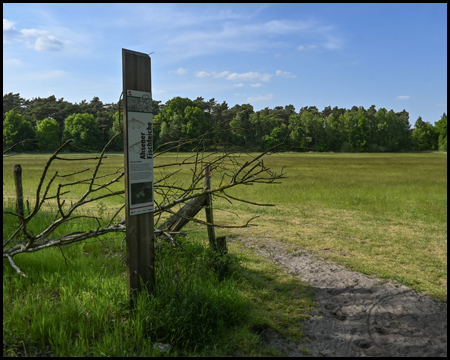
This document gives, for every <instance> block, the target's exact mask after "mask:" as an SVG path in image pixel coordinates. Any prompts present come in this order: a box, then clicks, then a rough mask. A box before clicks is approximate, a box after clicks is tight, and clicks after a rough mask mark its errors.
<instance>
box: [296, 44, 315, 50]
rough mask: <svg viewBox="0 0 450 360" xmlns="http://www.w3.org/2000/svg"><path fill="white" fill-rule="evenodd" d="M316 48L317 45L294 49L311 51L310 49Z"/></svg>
mask: <svg viewBox="0 0 450 360" xmlns="http://www.w3.org/2000/svg"><path fill="white" fill-rule="evenodd" d="M316 48H317V45H308V46H305V45H300V46H297V47H296V49H297V50H300V51H305V50H312V49H316Z"/></svg>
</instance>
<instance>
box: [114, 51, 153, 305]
mask: <svg viewBox="0 0 450 360" xmlns="http://www.w3.org/2000/svg"><path fill="white" fill-rule="evenodd" d="M122 66H123V73H122V74H123V129H124V165H125V205H126V206H125V213H126V239H127V240H126V243H127V248H126V249H127V250H126V257H127V287H128V292H129V294H130V306H131V308H133V307H134V306H135V301H136V296H137V294H138V292H140V291H141V283H140V281H141V279H142V281H143V283H144V284H145V286H146V288H147V290H148V292H149V294H151V293H152V292H153V289H154V286H155V251H154V219H153V211H154V198H153V120H152V114H151V111H152V103H151V101H152V100H151V59H150V56H149V55H148V54H144V53H139V52H135V51H131V50H127V49H122ZM129 116H130V117H131V118H130V119H129V118H128V117H129ZM136 136H138V139H136Z"/></svg>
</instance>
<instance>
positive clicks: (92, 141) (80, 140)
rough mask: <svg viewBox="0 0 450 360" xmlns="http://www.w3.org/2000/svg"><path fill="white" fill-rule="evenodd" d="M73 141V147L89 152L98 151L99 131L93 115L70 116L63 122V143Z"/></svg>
mask: <svg viewBox="0 0 450 360" xmlns="http://www.w3.org/2000/svg"><path fill="white" fill-rule="evenodd" d="M68 139H74V140H75V142H74V144H73V145H75V146H77V147H79V148H83V149H89V150H100V149H101V147H102V144H101V142H100V131H99V129H98V127H97V122H96V121H95V118H94V116H93V115H89V114H87V113H84V114H72V115H70V116H69V117H67V119H66V120H65V121H64V133H63V141H66V140H68Z"/></svg>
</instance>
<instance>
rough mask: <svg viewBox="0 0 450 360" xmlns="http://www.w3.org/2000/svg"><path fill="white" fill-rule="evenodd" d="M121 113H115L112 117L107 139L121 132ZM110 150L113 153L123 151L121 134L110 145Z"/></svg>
mask: <svg viewBox="0 0 450 360" xmlns="http://www.w3.org/2000/svg"><path fill="white" fill-rule="evenodd" d="M122 115H123V114H122V113H120V117H119V112H118V111H117V112H116V113H114V115H113V125H112V128H111V130H110V131H109V137H110V138H111V137H112V136H114V135H115V134H117V133H119V132H122V131H123V123H122V122H123V119H122ZM110 149H111V150H113V151H123V133H122V134H121V135H120V136H119V137H118V138H117V139H116V140H115V141H114V142H113V143H112V144H111V145H110Z"/></svg>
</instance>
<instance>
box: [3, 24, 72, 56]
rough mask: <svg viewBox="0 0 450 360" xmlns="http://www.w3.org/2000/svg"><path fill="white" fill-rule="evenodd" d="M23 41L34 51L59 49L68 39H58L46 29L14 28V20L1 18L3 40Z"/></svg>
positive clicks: (8, 41) (7, 41)
mask: <svg viewBox="0 0 450 360" xmlns="http://www.w3.org/2000/svg"><path fill="white" fill-rule="evenodd" d="M14 41H25V43H26V45H27V47H28V48H30V49H34V50H36V51H41V52H45V51H61V50H63V49H64V47H65V45H66V44H69V43H70V41H67V40H60V39H58V38H57V37H56V36H54V35H50V33H49V32H48V31H46V30H37V29H22V30H16V28H15V27H14V22H12V21H10V20H8V19H3V42H5V43H10V42H14Z"/></svg>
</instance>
